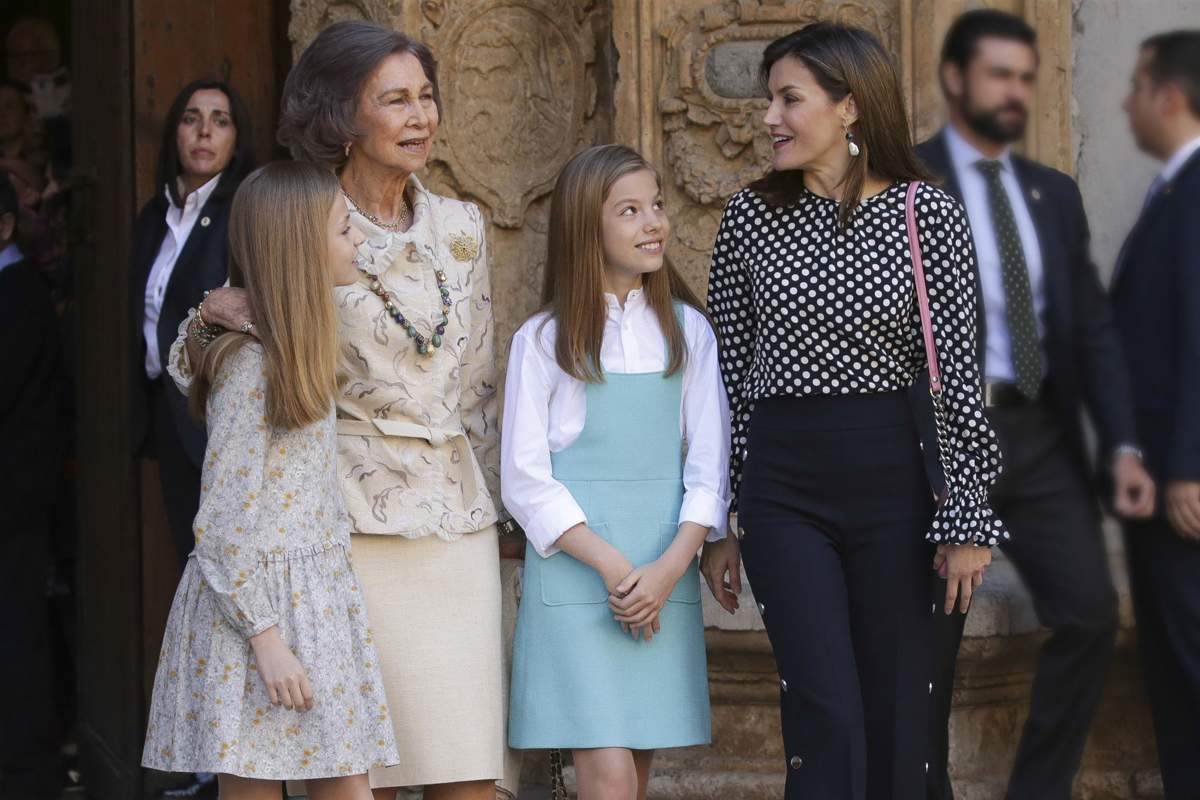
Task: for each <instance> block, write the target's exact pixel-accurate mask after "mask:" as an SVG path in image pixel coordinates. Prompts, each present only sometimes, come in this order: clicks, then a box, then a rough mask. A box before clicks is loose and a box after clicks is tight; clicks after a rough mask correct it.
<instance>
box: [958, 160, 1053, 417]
mask: <svg viewBox="0 0 1200 800" xmlns="http://www.w3.org/2000/svg"><path fill="white" fill-rule="evenodd" d="M975 166H976V167H978V168H979V171H980V172H982V173H983V176H984V177H985V178H987V190H988V205H989V206H990V208H991V212H992V229H993V230H994V231H995V233H996V247H997V248H998V249H999V250H1000V278H1001V280H1002V281H1003V283H1004V312H1005V314H1004V315H1005V318H1006V319H1007V320H1008V340H1009V343H1010V345H1011V346H1012V362H1013V370H1014V371H1015V372H1016V378H1017V388H1018V389H1020V390H1021V394H1023V395H1025V396H1026V397H1028V398H1030V399H1031V400H1032V399H1036V398H1037V396H1038V391H1039V390H1040V389H1041V386H1042V353H1041V347H1040V345H1039V342H1038V331H1037V320H1036V318H1035V316H1034V311H1033V290H1032V289H1031V288H1030V286H1029V269H1028V268H1027V267H1026V266H1025V250H1024V248H1022V246H1021V234H1020V233H1019V232H1018V231H1017V219H1016V217H1015V216H1013V210H1012V205H1011V204H1010V203H1009V202H1008V194H1007V193H1006V192H1005V191H1004V184H1003V183H1001V181H1000V170H1001V169H1003V166H1002V165H1001V164H1000V162H999V161H979V162H977V163H976V164H975Z"/></svg>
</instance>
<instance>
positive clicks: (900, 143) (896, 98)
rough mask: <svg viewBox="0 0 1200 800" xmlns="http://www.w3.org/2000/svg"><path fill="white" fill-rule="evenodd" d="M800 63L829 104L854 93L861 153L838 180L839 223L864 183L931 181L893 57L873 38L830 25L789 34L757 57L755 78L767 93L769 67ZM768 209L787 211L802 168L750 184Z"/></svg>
mask: <svg viewBox="0 0 1200 800" xmlns="http://www.w3.org/2000/svg"><path fill="white" fill-rule="evenodd" d="M788 57H790V58H796V59H799V60H800V61H801V62H802V63H803V64H804V66H806V67H808V69H809V70H810V71H811V72H812V74H813V77H814V78H815V79H816V81H817V83H818V84H819V85H820V87H821V88H822V89H824V90H825V94H826V95H827V96H828V97H829V100H830V101H831V102H833V103H839V102H841V101H842V99H843V98H845V97H846V96H847V95H853V97H854V102H855V105H856V106H857V107H858V120H857V121H855V123H854V124H853V125H852V126H851V127H850V131H851V133H853V134H854V141H855V143H856V144H857V145H858V147H859V155H858V156H857V157H856V158H852V159H851V160H850V170H849V171H848V172H847V173H846V177H845V178H844V188H843V191H842V201H841V204H840V207H839V209H838V220H839V221H840V223H841V224H842V225H843V226H845V225H846V224H848V223H849V221H850V217H851V216H852V215H853V214H854V209H855V208H857V207H858V204H859V202H860V201H861V200H862V192H863V185H864V184H865V183H866V180H867V177H868V176H870V175H874V176H875V177H877V178H879V179H880V180H885V181H890V182H895V181H915V180H919V181H930V180H932V178H931V176H930V175H929V173H928V172H927V171H926V170H925V168H924V167H923V166H922V165H921V162H920V160H919V159H918V158H917V155H916V153H915V152H913V141H912V134H911V133H910V131H909V128H908V115H907V113H906V112H905V109H904V95H903V94H902V93H901V91H900V79H899V77H898V76H897V74H896V68H895V66H894V65H893V64H892V58H891V56H890V55H889V54H888V52H887V50H884V49H883V45H882V44H880V43H879V40H878V39H876V38H875V37H874V36H872V35H871V34H870V33H868V32H867V31H865V30H863V29H862V28H856V27H854V26H853V25H842V24H839V23H836V22H814V23H812V24H811V25H806V26H805V27H803V28H801V29H800V30H798V31H795V32H793V33H789V34H788V35H787V36H783V37H781V38H779V39H776V40H775V41H773V42H771V44H769V45H767V49H766V50H765V51H763V58H762V64H761V65H760V67H759V79H760V81H761V83H762V85H763V87H764V88H765V87H766V85H767V79H768V78H769V77H770V74H771V67H773V66H775V64H776V62H778V61H779V60H781V59H783V58H788ZM750 188H751V189H752V190H753V191H754V192H756V193H757V194H758V195H759V196H760V197H762V198H763V199H764V200H766V201H767V202H768V203H771V204H772V205H776V206H786V205H791V204H792V203H794V202H796V200H797V199H798V198H799V197H800V195H801V194H802V193H803V191H804V171H803V170H798V169H794V170H771V171H770V172H769V173H767V174H766V175H765V176H764V177H762V178H760V179H759V180H757V181H755V182H754V183H752V184H750Z"/></svg>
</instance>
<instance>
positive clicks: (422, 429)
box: [337, 419, 479, 510]
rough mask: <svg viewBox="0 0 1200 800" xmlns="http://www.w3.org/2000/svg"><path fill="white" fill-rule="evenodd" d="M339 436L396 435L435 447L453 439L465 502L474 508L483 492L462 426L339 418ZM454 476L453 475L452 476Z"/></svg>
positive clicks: (396, 436)
mask: <svg viewBox="0 0 1200 800" xmlns="http://www.w3.org/2000/svg"><path fill="white" fill-rule="evenodd" d="M337 432H338V436H379V437H383V438H387V439H390V438H396V439H424V440H425V441H426V442H427V443H429V445H431V446H432V447H440V446H441V445H444V444H446V443H447V442H449V443H450V444H451V445H453V446H454V451H455V453H457V454H458V467H459V475H458V478H459V480H458V483H459V485H460V486H461V487H462V493H463V506H464V508H466V509H468V510H469V509H470V507H471V504H472V503H474V502H475V498H476V496H477V495H478V494H479V484H477V483H476V482H475V468H474V466H473V464H474V461H473V459H474V452H473V451H472V450H471V442H470V440H468V439H467V434H466V433H464V432H463V431H461V430H448V429H446V428H430V427H427V426H425V425H418V424H417V423H415V422H405V421H403V420H396V419H373V420H369V421H368V420H361V419H339V420H338V421H337ZM451 477H452V478H453V476H451Z"/></svg>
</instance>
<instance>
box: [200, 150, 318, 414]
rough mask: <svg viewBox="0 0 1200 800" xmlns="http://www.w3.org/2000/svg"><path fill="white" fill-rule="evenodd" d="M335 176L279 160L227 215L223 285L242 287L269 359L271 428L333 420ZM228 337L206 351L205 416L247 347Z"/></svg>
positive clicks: (244, 338) (240, 338) (243, 189)
mask: <svg viewBox="0 0 1200 800" xmlns="http://www.w3.org/2000/svg"><path fill="white" fill-rule="evenodd" d="M337 198H338V182H337V178H335V177H334V176H333V173H331V172H329V171H328V170H324V169H321V168H319V167H316V166H313V165H312V164H308V163H305V162H302V161H276V162H274V163H272V164H267V165H266V166H265V167H262V168H261V169H258V170H255V171H254V172H252V173H250V175H249V177H247V178H246V180H244V181H243V182H242V185H241V186H240V187H239V188H238V191H237V194H236V195H234V197H233V207H232V208H231V209H230V211H229V285H230V286H238V287H243V288H245V289H246V294H247V296H248V299H249V303H250V315H251V318H252V319H253V320H254V329H255V331H256V332H257V334H258V338H259V341H260V342H261V343H262V348H263V350H264V351H265V352H266V359H265V367H266V373H267V396H266V405H267V421H268V422H269V423H270V424H271V425H274V426H278V427H282V428H300V427H303V426H305V425H309V424H311V423H313V422H316V421H317V420H319V419H322V418H324V417H325V415H326V414H328V413H329V409H330V407H331V404H332V403H333V396H334V390H335V388H336V375H335V370H336V364H337V318H336V315H335V311H334V307H333V278H332V274H331V271H330V266H329V263H328V262H329V258H328V252H329V248H328V242H327V241H326V236H327V231H328V228H329V210H330V208H332V206H333V203H334V200H336V199H337ZM250 340H251V337H250V336H249V335H248V334H244V333H236V332H230V333H226V334H223V335H222V336H220V337H218V338H217V339H216V341H214V342H213V343H212V344H210V345H209V346H208V347H207V348H205V350H204V355H203V356H202V357H201V359H200V363H199V364H198V365H197V366H196V377H195V381H194V383H193V385H192V392H191V396H190V404H191V410H192V413H193V414H195V415H196V416H197V417H200V418H203V417H204V411H205V406H206V404H207V401H208V395H209V392H210V391H211V390H212V385H213V382H214V381H215V379H216V376H217V375H218V374H219V373H220V370H221V365H222V364H223V363H224V362H225V359H227V358H228V357H229V356H231V355H232V354H233V353H235V352H237V351H238V350H239V349H241V348H242V347H243V346H244V345H246V344H247V343H249V342H250Z"/></svg>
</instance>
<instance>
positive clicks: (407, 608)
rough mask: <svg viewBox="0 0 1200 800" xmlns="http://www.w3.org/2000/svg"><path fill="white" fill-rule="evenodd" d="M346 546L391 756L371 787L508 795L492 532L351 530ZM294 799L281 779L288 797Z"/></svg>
mask: <svg viewBox="0 0 1200 800" xmlns="http://www.w3.org/2000/svg"><path fill="white" fill-rule="evenodd" d="M350 550H351V555H352V557H353V559H354V570H355V572H356V573H357V574H358V582H359V585H360V586H361V588H362V593H363V599H364V600H365V601H366V606H367V617H368V618H369V619H370V622H371V632H372V634H373V637H374V642H375V650H376V652H377V653H378V654H379V668H380V672H381V673H382V674H383V684H384V690H385V693H386V694H387V701H388V707H389V711H390V713H391V718H392V723H393V724H394V726H395V732H396V748H397V750H398V752H399V754H400V762H399V763H398V764H397V765H396V766H395V767H385V768H383V769H372V770H371V771H370V781H371V788H373V789H378V788H384V787H392V786H397V787H399V786H425V785H427V784H436V783H458V782H460V781H475V780H498V781H501V783H500V786H501V788H502V789H503V790H504V793H505V794H507V795H508V796H515V795H516V792H517V783H518V781H519V774H520V760H519V758H516V757H515V756H516V754H515V753H513V752H512V751H509V750H508V749H507V748H506V747H505V724H506V718H507V709H508V680H507V679H508V672H507V670H508V666H507V664H508V658H507V657H506V654H505V653H504V652H503V649H504V648H503V646H502V628H501V579H500V571H501V566H500V552H499V541H498V537H497V534H496V529H495V527H489V528H486V529H484V530H482V531H479V532H478V533H471V534H467V535H466V536H464V537H462V538H461V539H459V540H458V541H457V542H446V541H443V540H441V539H439V538H437V537H436V536H425V537H423V538H420V539H406V538H404V537H403V536H375V535H370V534H357V533H356V534H351V536H350ZM507 563H508V562H506V565H507ZM507 571H508V570H506V572H507ZM513 583H514V587H515V581H514V582H513ZM506 588H507V587H506ZM505 594H508V591H507V590H506V591H505ZM510 602H512V601H510ZM505 616H508V615H505ZM506 621H507V620H506ZM508 648H511V637H509V645H508ZM506 762H507V763H506ZM506 766H507V770H506V769H505V767H506ZM506 772H507V775H505V773H506ZM509 793H511V794H509ZM303 794H304V787H303V784H300V783H298V782H292V781H289V782H288V795H289V796H293V797H295V796H299V795H303Z"/></svg>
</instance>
